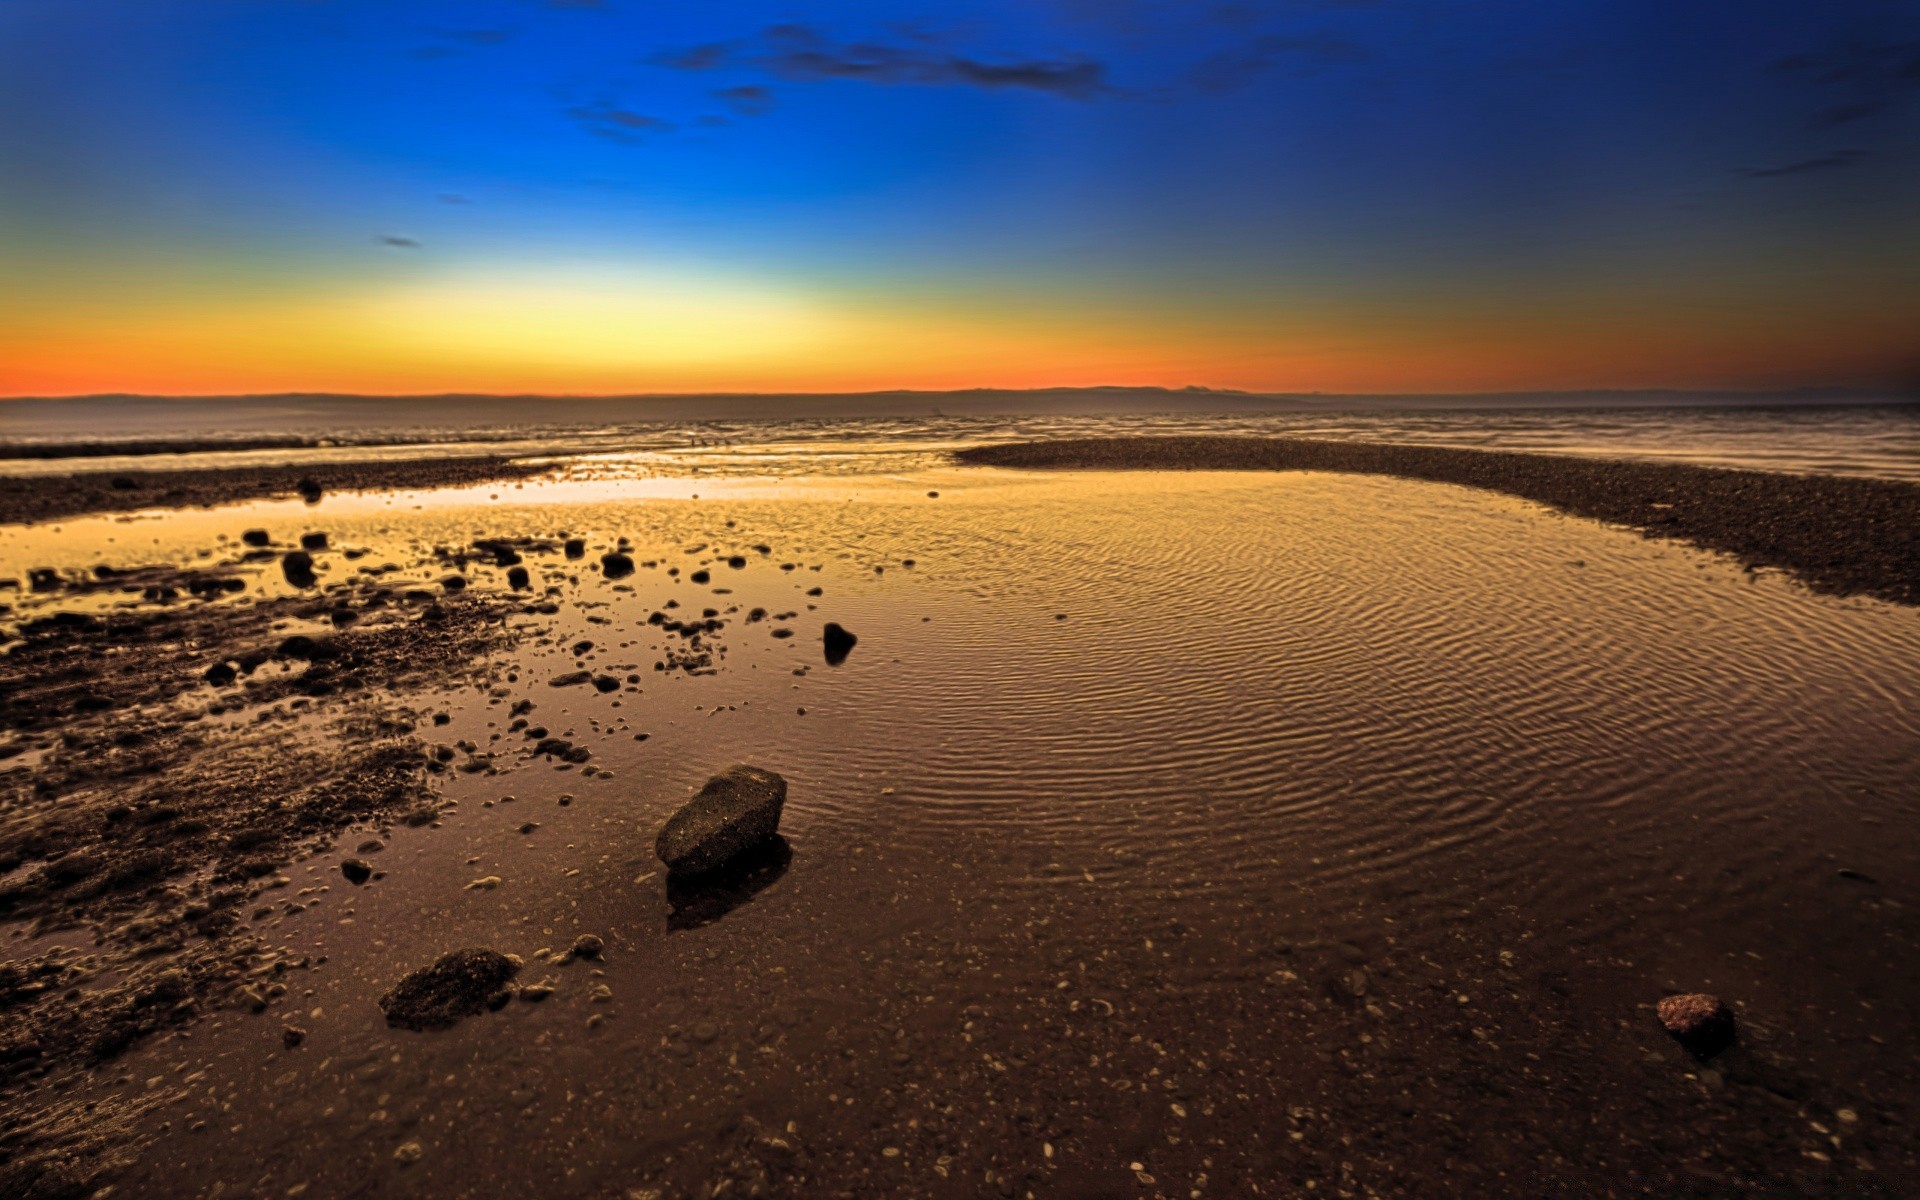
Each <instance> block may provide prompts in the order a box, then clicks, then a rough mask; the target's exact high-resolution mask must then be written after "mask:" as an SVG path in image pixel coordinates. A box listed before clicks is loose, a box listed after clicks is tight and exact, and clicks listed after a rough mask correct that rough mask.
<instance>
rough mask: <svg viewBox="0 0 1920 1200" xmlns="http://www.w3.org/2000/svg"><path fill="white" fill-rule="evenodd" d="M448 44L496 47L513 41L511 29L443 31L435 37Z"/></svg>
mask: <svg viewBox="0 0 1920 1200" xmlns="http://www.w3.org/2000/svg"><path fill="white" fill-rule="evenodd" d="M437 36H439V37H442V38H445V39H446V40H447V41H450V42H464V43H466V44H467V45H469V46H498V45H500V44H501V43H503V42H507V41H511V40H512V39H513V30H511V29H443V30H441V31H440V32H439V34H438V35H437Z"/></svg>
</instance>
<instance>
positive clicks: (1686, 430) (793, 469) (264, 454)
mask: <svg viewBox="0 0 1920 1200" xmlns="http://www.w3.org/2000/svg"><path fill="white" fill-rule="evenodd" d="M6 416H7V414H6V413H5V412H4V410H0V445H5V444H8V443H10V442H11V443H19V444H33V443H37V442H47V441H60V440H74V439H93V438H98V437H100V436H101V435H100V434H99V432H98V427H95V428H80V429H75V428H66V429H63V430H61V431H59V432H58V433H56V434H47V433H44V432H37V431H36V432H28V431H26V430H24V429H22V430H20V431H12V430H9V428H8V427H7V425H6V424H5V419H6ZM260 432H293V433H298V434H301V435H304V436H306V437H309V438H313V439H323V440H325V441H327V442H329V443H330V444H328V445H315V446H307V447H302V448H299V449H272V450H222V449H220V448H219V447H220V444H221V442H222V441H223V440H227V439H234V438H245V437H248V436H251V435H253V434H256V433H260ZM1195 433H1198V434H1244V435H1269V436H1272V435H1287V436H1298V437H1315V438H1331V439H1335V440H1341V441H1346V440H1364V441H1383V442H1407V443H1414V444H1419V445H1436V446H1466V447H1477V448H1483V449H1498V450H1520V451H1537V452H1544V453H1552V454H1575V455H1586V456H1596V457H1603V458H1625V459H1636V460H1647V461H1660V462H1688V463H1697V464H1703V465H1706V466H1717V467H1739V468H1745V469H1749V470H1761V471H1785V472H1789V473H1794V474H1810V475H1863V476H1872V477H1877V478H1883V479H1908V480H1915V479H1920V406H1916V405H1913V404H1904V405H1903V404H1879V405H1846V406H1838V405H1817V406H1816V405H1808V406H1800V407H1783V406H1756V407H1722V408H1703V407H1662V408H1588V409H1580V408H1551V409H1544V408H1543V409H1491V410H1489V409H1461V410H1420V409H1414V410H1361V411H1338V410H1334V411H1327V410H1315V409H1309V410H1303V411H1289V412H1280V413H1273V414H1206V413H1186V414H1163V415H1120V416H1044V417H952V416H941V415H937V414H932V415H928V416H923V417H913V418H891V417H876V418H863V419H855V420H795V421H775V420H767V421H701V422H641V423H629V424H604V425H578V424H576V425H549V424H540V423H528V424H526V425H523V426H513V427H496V428H464V427H463V428H450V427H447V428H442V427H419V428H405V429H397V430H396V429H388V430H376V431H367V430H358V429H345V428H335V427H329V426H326V425H321V424H307V425H293V426H289V425H288V424H286V422H285V421H284V420H276V421H269V420H267V419H266V418H265V417H261V418H259V419H258V420H256V421H254V422H253V423H249V422H248V421H247V419H246V418H245V417H244V416H235V415H231V414H229V415H228V417H227V418H225V419H224V420H223V427H221V428H218V429H213V428H210V429H208V430H206V431H205V432H204V433H202V434H196V435H195V436H196V437H201V438H204V442H205V448H204V449H200V450H196V451H194V452H191V453H180V454H154V455H140V456H118V457H116V456H105V457H97V458H84V459H59V458H54V459H7V458H0V475H29V476H31V475H56V474H64V473H67V472H70V471H76V470H79V471H119V472H139V471H150V470H182V469H193V468H218V467H240V466H269V465H281V464H288V463H309V462H368V461H391V460H398V459H414V458H436V457H467V456H474V455H506V456H512V457H518V458H528V457H531V458H538V459H552V460H554V461H555V462H556V463H557V464H558V465H559V466H561V467H562V468H563V469H567V470H570V471H573V472H575V473H581V472H584V473H590V474H593V475H595V476H598V477H619V478H645V477H653V476H669V477H672V476H685V475H689V474H700V475H722V476H730V477H764V476H768V475H778V476H784V477H812V476H817V475H820V474H823V473H832V474H836V475H849V474H889V473H900V472H912V471H922V470H928V469H932V468H934V467H936V466H938V465H939V463H940V462H941V461H943V459H944V456H945V454H946V453H947V452H949V451H951V450H955V449H959V448H962V447H966V446H974V445H980V444H982V443H988V442H1000V441H1025V440H1031V439H1042V438H1074V437H1125V436H1132V435H1152V434H1195ZM123 436H126V437H128V438H130V439H135V440H137V439H138V438H140V437H142V436H152V434H151V432H147V433H144V434H142V433H133V434H127V435H123ZM396 439H400V444H395V440H396Z"/></svg>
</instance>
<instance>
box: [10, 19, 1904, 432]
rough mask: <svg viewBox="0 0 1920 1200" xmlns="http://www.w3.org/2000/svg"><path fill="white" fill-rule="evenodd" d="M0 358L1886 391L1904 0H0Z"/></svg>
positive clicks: (226, 367)
mask: <svg viewBox="0 0 1920 1200" xmlns="http://www.w3.org/2000/svg"><path fill="white" fill-rule="evenodd" d="M0 283H4V287H0V395H63V394H77V393H96V392H145V393H156V394H212V393H242V392H271V391H293V390H299V391H352V392H372V393H418V392H445V391H486V392H568V393H601V392H618V393H634V392H685V391H710V390H711V391H720V390H761V391H841V390H861V389H878V388H894V387H912V388H950V387H974V386H993V387H1037V386H1060V385H1086V384H1140V385H1148V384H1159V385H1168V386H1181V385H1189V384H1201V385H1210V386H1217V387H1235V388H1245V389H1250V390H1272V391H1309V390H1323V391H1475V390H1507V389H1555V388H1622V387H1628V388H1630V387H1754V388H1773V387H1794V386H1801V385H1833V384H1838V385H1855V386H1889V385H1897V384H1901V383H1907V382H1911V381H1912V380H1914V379H1915V378H1916V377H1920V337H1916V333H1915V331H1916V330H1920V5H1916V4H1914V3H1890V2H1882V0H1849V2H1848V3H1844V4H1831V5H1813V4H1807V3H1800V2H1795V3H1780V2H1776V0H1746V2H1742V3H1710V2H1705V0H1664V2H1643V0H1625V2H1620V0H1571V2H1556V3H1544V4H1543V3H1539V2H1538V0H1475V2H1471V3H1459V2H1457V0H1379V2H1377V3H1366V2H1359V0H1322V2H1312V0H1279V2H1266V3H1262V2H1257V0H1228V2H1223V3H1210V2H1207V0H1165V2H1160V0H978V2H974V3H967V4H958V3H932V2H925V3H912V2H907V0H889V2H884V3H882V2H878V0H868V2H864V3H854V2H844V3H805V4H791V3H762V2H757V0H742V2H737V3H720V2H716V0H684V2H683V0H460V2H458V3H405V4H399V3H392V2H390V0H389V2H377V3H376V2H373V0H191V2H189V0H85V2H77V0H6V2H5V3H4V4H0Z"/></svg>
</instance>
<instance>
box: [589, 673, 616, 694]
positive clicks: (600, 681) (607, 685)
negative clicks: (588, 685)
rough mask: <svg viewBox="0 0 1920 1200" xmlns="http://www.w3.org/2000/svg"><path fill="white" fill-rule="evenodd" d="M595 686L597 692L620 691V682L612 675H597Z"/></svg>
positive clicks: (594, 679)
mask: <svg viewBox="0 0 1920 1200" xmlns="http://www.w3.org/2000/svg"><path fill="white" fill-rule="evenodd" d="M593 686H594V688H595V690H597V691H602V692H617V691H619V690H620V681H619V680H618V679H615V678H614V677H613V676H611V675H595V676H594V677H593Z"/></svg>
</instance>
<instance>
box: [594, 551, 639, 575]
mask: <svg viewBox="0 0 1920 1200" xmlns="http://www.w3.org/2000/svg"><path fill="white" fill-rule="evenodd" d="M600 570H601V571H602V572H603V573H604V574H605V575H606V577H607V578H608V579H625V578H626V577H627V576H629V575H631V574H633V559H632V557H631V556H629V555H625V554H622V553H620V552H619V551H618V550H614V551H610V552H608V553H606V554H602V555H601V556H600Z"/></svg>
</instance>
